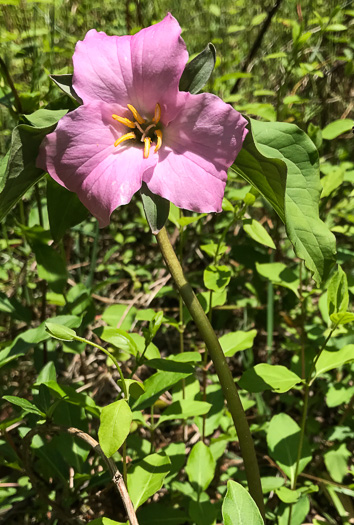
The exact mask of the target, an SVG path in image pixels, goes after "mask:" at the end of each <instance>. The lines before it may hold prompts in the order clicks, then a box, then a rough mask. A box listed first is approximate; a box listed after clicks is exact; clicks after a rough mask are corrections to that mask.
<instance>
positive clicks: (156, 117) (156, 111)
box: [152, 103, 161, 124]
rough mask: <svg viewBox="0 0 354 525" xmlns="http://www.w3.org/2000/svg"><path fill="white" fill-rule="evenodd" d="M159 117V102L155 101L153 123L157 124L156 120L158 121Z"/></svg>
mask: <svg viewBox="0 0 354 525" xmlns="http://www.w3.org/2000/svg"><path fill="white" fill-rule="evenodd" d="M160 118H161V106H160V104H159V103H157V104H156V106H155V115H154V118H153V119H152V121H153V122H155V124H157V123H158V122H160Z"/></svg>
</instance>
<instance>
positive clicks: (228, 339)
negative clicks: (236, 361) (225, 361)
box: [219, 330, 257, 357]
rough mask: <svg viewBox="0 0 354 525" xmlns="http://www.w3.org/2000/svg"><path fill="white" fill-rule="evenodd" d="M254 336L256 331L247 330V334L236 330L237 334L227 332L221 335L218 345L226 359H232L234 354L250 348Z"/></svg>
mask: <svg viewBox="0 0 354 525" xmlns="http://www.w3.org/2000/svg"><path fill="white" fill-rule="evenodd" d="M256 335H257V330H249V331H248V332H244V331H242V330H238V331H237V332H229V333H228V334H225V335H222V336H221V337H220V339H219V343H220V345H221V348H222V349H223V352H224V354H225V355H226V357H232V356H233V355H235V353H236V352H241V351H242V350H247V348H252V346H253V341H254V338H255V337H256Z"/></svg>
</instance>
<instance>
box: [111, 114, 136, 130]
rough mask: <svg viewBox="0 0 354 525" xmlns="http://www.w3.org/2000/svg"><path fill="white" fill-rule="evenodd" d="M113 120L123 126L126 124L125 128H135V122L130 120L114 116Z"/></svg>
mask: <svg viewBox="0 0 354 525" xmlns="http://www.w3.org/2000/svg"><path fill="white" fill-rule="evenodd" d="M112 118H113V119H114V120H116V121H117V122H120V123H121V124H124V126H128V128H132V129H134V128H135V122H133V121H131V120H129V119H128V118H124V117H119V116H118V115H112Z"/></svg>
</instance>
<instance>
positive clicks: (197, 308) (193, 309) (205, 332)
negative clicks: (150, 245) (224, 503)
mask: <svg viewBox="0 0 354 525" xmlns="http://www.w3.org/2000/svg"><path fill="white" fill-rule="evenodd" d="M156 240H157V243H158V245H159V248H160V250H161V252H162V255H163V257H164V260H165V263H166V265H167V267H168V269H169V271H170V273H171V275H172V277H173V279H174V281H175V284H176V286H177V289H178V292H179V293H180V294H181V296H182V298H183V301H184V303H185V305H186V307H187V308H188V310H189V312H190V314H191V316H192V318H193V320H194V322H195V324H196V326H197V328H198V330H199V332H200V334H201V336H202V338H203V340H204V342H205V344H206V346H207V348H208V351H209V354H210V357H211V359H212V361H213V363H214V367H215V370H216V373H217V375H218V377H219V381H220V384H221V387H222V390H223V392H224V396H225V398H226V401H227V406H228V409H229V411H230V414H231V417H232V419H233V422H234V425H235V428H236V432H237V436H238V439H239V443H240V448H241V453H242V457H243V461H244V465H245V471H246V477H247V481H248V486H249V491H250V494H251V496H252V497H253V499H254V501H255V502H256V504H257V506H258V508H259V510H260V513H261V515H262V516H263V517H264V514H265V509H264V502H263V494H262V485H261V479H260V475H259V468H258V463H257V458H256V453H255V449H254V444H253V440H252V436H251V432H250V429H249V426H248V422H247V418H246V414H245V412H244V410H243V407H242V403H241V400H240V397H239V395H238V391H237V388H236V385H235V382H234V379H233V377H232V374H231V371H230V369H229V367H228V364H227V361H226V358H225V355H224V352H223V351H222V348H221V346H220V343H219V341H218V338H217V337H216V334H215V332H214V330H213V328H212V326H211V324H210V322H209V319H208V317H207V316H206V314H205V312H204V310H203V308H202V306H201V304H200V303H199V301H198V299H197V297H196V295H195V293H194V292H193V289H192V287H191V285H190V284H189V283H188V281H187V280H186V278H185V276H184V274H183V270H182V267H181V265H180V263H179V261H178V258H177V256H176V254H175V252H174V250H173V247H172V245H171V242H170V240H169V237H168V234H167V231H166V228H165V227H163V228H162V230H160V232H159V233H158V234H157V235H156Z"/></svg>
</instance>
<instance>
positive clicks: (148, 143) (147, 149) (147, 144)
mask: <svg viewBox="0 0 354 525" xmlns="http://www.w3.org/2000/svg"><path fill="white" fill-rule="evenodd" d="M150 146H151V138H150V137H146V138H145V139H144V159H147V158H149V154H150Z"/></svg>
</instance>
